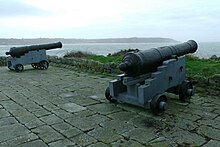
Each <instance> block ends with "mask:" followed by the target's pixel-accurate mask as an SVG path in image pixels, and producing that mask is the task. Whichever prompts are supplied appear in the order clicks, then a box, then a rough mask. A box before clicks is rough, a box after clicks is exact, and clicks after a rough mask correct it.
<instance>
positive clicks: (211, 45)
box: [0, 42, 220, 58]
mask: <svg viewBox="0 0 220 147" xmlns="http://www.w3.org/2000/svg"><path fill="white" fill-rule="evenodd" d="M175 44H178V43H176V42H175V43H167V42H161V43H79V44H63V47H62V48H59V49H52V50H48V51H47V54H48V55H52V56H58V57H62V56H64V55H65V54H66V53H68V52H71V51H83V52H88V53H92V54H97V55H104V56H106V55H108V54H109V53H110V54H113V53H115V52H118V51H120V50H124V49H139V50H146V49H150V48H155V47H161V46H167V45H175ZM18 46H23V45H0V56H6V55H5V52H7V51H9V50H10V48H11V47H18ZM24 46H25V45H24ZM194 55H195V56H197V57H199V58H210V57H211V56H212V55H216V56H218V57H220V42H199V43H198V50H197V51H196V53H194Z"/></svg>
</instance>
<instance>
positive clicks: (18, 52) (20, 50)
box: [5, 42, 62, 57]
mask: <svg viewBox="0 0 220 147" xmlns="http://www.w3.org/2000/svg"><path fill="white" fill-rule="evenodd" d="M55 48H62V43H61V42H57V43H50V44H40V45H31V46H22V47H12V48H10V51H9V52H6V53H5V54H6V55H11V56H12V57H20V56H22V55H24V54H25V53H27V52H29V51H34V50H42V49H45V50H50V49H55Z"/></svg>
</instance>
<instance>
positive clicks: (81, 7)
mask: <svg viewBox="0 0 220 147" xmlns="http://www.w3.org/2000/svg"><path fill="white" fill-rule="evenodd" d="M39 37H42V38H44V37H50V38H115V37H117V38H122V37H167V38H172V39H176V40H179V41H187V40H189V39H195V40H197V41H220V0H0V38H39Z"/></svg>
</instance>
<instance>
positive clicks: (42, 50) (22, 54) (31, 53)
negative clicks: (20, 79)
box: [5, 42, 62, 72]
mask: <svg viewBox="0 0 220 147" xmlns="http://www.w3.org/2000/svg"><path fill="white" fill-rule="evenodd" d="M55 48H62V43H61V42H57V43H50V44H40V45H31V46H21V47H12V48H10V50H9V52H6V53H5V54H6V55H10V56H9V57H7V65H8V68H9V69H10V70H15V71H17V72H21V71H23V69H24V65H27V64H31V66H32V67H33V68H34V69H47V68H48V67H49V62H48V59H47V55H46V50H50V49H55Z"/></svg>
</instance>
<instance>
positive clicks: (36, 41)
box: [0, 37, 178, 45]
mask: <svg viewBox="0 0 220 147" xmlns="http://www.w3.org/2000/svg"><path fill="white" fill-rule="evenodd" d="M57 41H61V42H62V43H64V44H74V43H157V42H178V41H176V40H174V39H170V38H160V37H151V38H139V37H131V38H105V39H73V38H31V39H28V38H27V39H26V38H24V39H16V38H0V45H23V44H40V43H48V42H57Z"/></svg>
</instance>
